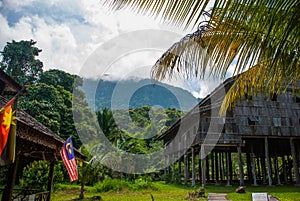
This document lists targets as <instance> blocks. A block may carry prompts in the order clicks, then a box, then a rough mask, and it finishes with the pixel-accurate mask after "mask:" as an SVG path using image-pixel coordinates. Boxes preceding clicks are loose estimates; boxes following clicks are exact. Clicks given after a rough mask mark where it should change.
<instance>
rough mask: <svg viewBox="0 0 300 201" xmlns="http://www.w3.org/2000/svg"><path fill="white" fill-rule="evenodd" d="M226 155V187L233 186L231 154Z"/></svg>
mask: <svg viewBox="0 0 300 201" xmlns="http://www.w3.org/2000/svg"><path fill="white" fill-rule="evenodd" d="M225 154H226V179H227V182H226V186H231V185H230V173H229V172H230V168H229V154H230V152H229V151H227V152H225Z"/></svg>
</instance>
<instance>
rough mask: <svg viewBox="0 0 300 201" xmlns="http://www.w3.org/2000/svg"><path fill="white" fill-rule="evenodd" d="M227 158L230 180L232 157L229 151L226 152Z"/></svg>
mask: <svg viewBox="0 0 300 201" xmlns="http://www.w3.org/2000/svg"><path fill="white" fill-rule="evenodd" d="M228 160H229V177H230V181H232V179H233V178H232V158H231V151H229V152H228Z"/></svg>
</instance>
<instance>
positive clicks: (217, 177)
mask: <svg viewBox="0 0 300 201" xmlns="http://www.w3.org/2000/svg"><path fill="white" fill-rule="evenodd" d="M218 154H219V153H218V152H216V153H215V164H216V171H215V172H216V185H218V183H219V163H218Z"/></svg>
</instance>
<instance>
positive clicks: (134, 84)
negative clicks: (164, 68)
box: [82, 79, 200, 111]
mask: <svg viewBox="0 0 300 201" xmlns="http://www.w3.org/2000/svg"><path fill="white" fill-rule="evenodd" d="M82 90H83V91H84V92H85V93H86V99H87V102H88V103H89V106H90V107H91V108H92V109H94V110H101V108H109V109H112V110H118V109H121V110H123V109H125V110H126V109H131V108H139V107H142V106H152V107H162V108H164V109H167V108H175V109H179V110H182V111H188V110H190V109H191V108H192V107H194V106H195V105H196V104H197V103H198V101H200V100H199V99H197V98H195V97H194V96H193V95H192V94H191V93H190V92H189V91H187V90H184V89H182V88H179V87H174V86H171V85H168V84H164V83H161V82H156V83H153V82H152V81H151V80H150V79H139V80H138V79H127V80H121V81H108V80H93V79H85V80H84V83H83V86H82Z"/></svg>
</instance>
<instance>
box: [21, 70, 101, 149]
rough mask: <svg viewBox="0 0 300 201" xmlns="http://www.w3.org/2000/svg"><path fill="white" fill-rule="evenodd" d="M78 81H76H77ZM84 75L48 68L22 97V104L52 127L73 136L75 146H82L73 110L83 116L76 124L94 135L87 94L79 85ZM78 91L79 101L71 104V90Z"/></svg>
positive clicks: (63, 134)
mask: <svg viewBox="0 0 300 201" xmlns="http://www.w3.org/2000/svg"><path fill="white" fill-rule="evenodd" d="M75 83H76V84H75ZM80 83H82V79H81V78H79V77H78V76H76V75H71V74H69V73H66V72H64V71H60V70H49V71H46V72H44V73H43V74H42V75H41V79H40V81H39V83H38V84H35V85H31V86H30V87H28V88H27V91H28V95H27V96H24V97H22V98H21V102H20V106H21V107H22V108H23V109H24V110H25V111H26V112H28V113H29V114H30V115H32V116H33V117H34V118H36V119H37V120H38V121H39V122H41V123H42V124H44V125H45V126H47V127H48V128H50V129H51V130H52V131H54V132H55V133H56V134H57V135H59V136H60V137H62V138H63V139H67V138H68V137H70V136H72V139H73V143H74V146H75V147H76V148H79V147H80V146H81V144H82V143H81V141H80V138H79V136H78V133H77V130H76V127H75V122H74V119H73V112H74V114H76V115H79V116H81V117H83V118H84V123H82V124H80V125H77V126H78V128H79V129H80V131H82V130H84V132H86V133H87V134H90V135H94V134H95V129H94V128H91V126H90V125H88V124H89V122H92V118H93V115H92V111H91V110H90V109H89V108H87V103H86V101H85V94H84V93H83V92H82V91H81V90H80V89H78V86H80ZM73 90H75V91H76V97H75V98H76V99H78V101H76V102H77V104H75V105H74V107H73V104H72V98H73V95H72V91H73Z"/></svg>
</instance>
